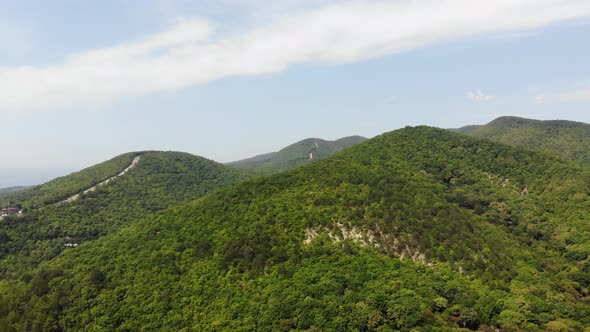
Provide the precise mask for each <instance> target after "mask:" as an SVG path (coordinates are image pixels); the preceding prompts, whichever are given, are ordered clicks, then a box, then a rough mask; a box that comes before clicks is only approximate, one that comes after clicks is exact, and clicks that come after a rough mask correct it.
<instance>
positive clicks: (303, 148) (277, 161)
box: [226, 136, 367, 175]
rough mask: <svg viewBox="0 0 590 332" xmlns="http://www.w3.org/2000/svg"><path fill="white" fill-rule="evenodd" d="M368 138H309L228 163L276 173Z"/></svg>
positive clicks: (321, 157)
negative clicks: (329, 139) (279, 148)
mask: <svg viewBox="0 0 590 332" xmlns="http://www.w3.org/2000/svg"><path fill="white" fill-rule="evenodd" d="M366 140H367V139H366V138H364V137H361V136H348V137H343V138H340V139H338V140H335V141H326V140H323V139H319V138H308V139H304V140H302V141H299V142H297V143H294V144H291V145H289V146H287V147H286V148H283V149H281V150H280V151H278V152H271V153H266V154H262V155H258V156H255V157H252V158H248V159H244V160H239V161H234V162H231V163H227V164H226V165H228V166H232V167H236V168H245V169H253V170H255V171H256V172H258V173H259V174H266V175H268V174H275V173H280V172H284V171H287V170H290V169H293V168H295V167H298V166H302V165H306V164H309V163H311V162H313V161H316V160H320V159H324V158H327V157H329V156H331V155H333V154H334V153H336V152H338V151H340V150H342V149H345V148H347V147H350V146H353V145H355V144H358V143H361V142H364V141H366Z"/></svg>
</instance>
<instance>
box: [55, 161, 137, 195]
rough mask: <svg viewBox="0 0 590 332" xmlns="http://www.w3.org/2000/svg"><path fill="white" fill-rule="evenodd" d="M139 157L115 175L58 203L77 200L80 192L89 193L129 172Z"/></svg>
mask: <svg viewBox="0 0 590 332" xmlns="http://www.w3.org/2000/svg"><path fill="white" fill-rule="evenodd" d="M139 159H140V156H137V157H135V158H133V161H132V162H131V164H130V165H129V166H127V168H125V169H124V170H123V171H121V173H119V174H117V175H115V176H111V177H110V178H108V179H106V180H104V181H102V182H101V183H99V184H97V185H95V186H92V187H90V188H88V189H86V190H84V191H82V192H81V193H79V194H76V195H74V196H71V197H69V198H67V199H65V200H63V201H61V202H60V203H71V202H73V201H75V200H77V199H78V198H79V197H80V195H81V194H87V193H89V192H92V191H95V190H96V188H98V187H100V186H104V185H105V184H107V183H109V182H111V181H113V180H114V179H116V178H118V177H120V176H123V175H125V174H127V172H129V171H130V170H132V169H134V168H135V166H137V163H139Z"/></svg>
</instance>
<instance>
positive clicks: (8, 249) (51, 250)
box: [0, 152, 251, 278]
mask: <svg viewBox="0 0 590 332" xmlns="http://www.w3.org/2000/svg"><path fill="white" fill-rule="evenodd" d="M135 156H139V158H138V159H137V160H138V162H137V164H136V165H135V166H134V167H133V168H132V169H130V170H128V172H127V173H125V174H124V175H121V176H119V177H114V178H112V180H110V181H109V182H108V183H107V184H104V185H102V186H98V187H96V189H95V190H94V191H88V192H87V193H86V194H81V195H79V196H78V197H77V199H75V200H71V201H70V202H64V201H63V199H65V198H67V197H71V195H74V194H79V193H80V192H82V191H83V190H86V189H88V187H87V186H89V185H92V184H96V183H99V182H98V181H96V180H91V179H90V178H91V175H93V174H98V173H99V172H95V170H96V169H97V168H100V167H96V166H95V167H92V168H90V169H87V170H83V171H81V172H79V173H75V174H72V175H71V176H67V177H63V178H59V179H56V180H54V181H51V182H49V183H47V184H44V185H42V186H40V187H38V188H35V189H33V190H31V191H30V192H29V193H27V195H25V196H24V197H30V201H27V200H25V201H22V202H18V204H19V205H24V206H32V205H34V204H39V202H41V201H42V200H45V202H47V201H46V199H47V198H50V201H51V200H54V201H55V200H57V199H54V198H57V197H58V199H59V202H58V203H52V204H49V203H48V202H47V203H46V205H42V206H38V207H37V208H27V209H25V212H24V214H23V215H22V216H17V217H9V218H5V219H4V220H2V221H0V237H2V236H3V235H4V236H5V241H3V242H1V243H0V259H1V260H0V278H2V277H17V276H19V275H22V272H23V271H26V270H27V269H28V268H29V267H30V266H34V265H35V264H37V263H39V262H42V261H43V260H46V259H50V258H52V257H54V256H56V255H58V254H59V253H60V252H62V251H63V250H67V249H68V248H69V247H71V246H77V245H79V244H82V243H84V242H87V241H91V240H95V239H97V238H99V237H101V236H104V235H106V234H109V233H112V232H114V231H116V230H117V229H119V228H120V227H121V226H123V225H125V224H126V223H128V222H130V221H132V220H137V219H140V218H143V217H145V216H147V215H148V214H150V213H153V212H155V211H159V210H162V209H165V208H168V207H171V206H174V205H178V204H181V203H183V202H186V201H189V200H193V199H195V198H197V197H200V196H203V195H204V194H206V193H208V192H210V191H212V190H214V189H216V188H219V187H223V186H226V185H229V184H233V183H236V182H238V181H241V180H244V179H247V178H249V177H251V176H250V175H249V174H247V173H245V172H241V171H239V170H235V169H232V168H229V167H226V166H223V165H222V164H219V163H216V162H214V161H211V160H208V159H205V158H201V157H197V156H193V155H190V154H187V153H179V152H140V153H131V154H125V155H123V156H120V157H117V158H115V159H113V160H119V159H124V160H125V161H126V162H127V161H129V162H130V160H129V158H128V157H135ZM132 159H133V158H132ZM108 163H110V162H107V163H106V164H108ZM121 165H122V166H126V167H129V165H125V164H124V163H121ZM99 166H101V167H102V166H105V163H103V164H100V165H99ZM112 170H113V171H119V169H117V168H115V167H112ZM103 173H104V174H106V172H103ZM103 173H100V174H103ZM112 174H114V173H110V172H109V175H112ZM115 175H116V174H115ZM101 178H102V177H101ZM74 189H75V190H76V191H73V190H74ZM63 193H68V195H69V196H68V195H64V194H63ZM29 195H31V196H29ZM40 199H42V200H40ZM15 261H16V262H17V264H15Z"/></svg>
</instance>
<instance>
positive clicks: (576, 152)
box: [457, 116, 590, 165]
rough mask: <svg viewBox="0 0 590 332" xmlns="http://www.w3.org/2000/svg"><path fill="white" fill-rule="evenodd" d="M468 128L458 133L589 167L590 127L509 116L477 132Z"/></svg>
mask: <svg viewBox="0 0 590 332" xmlns="http://www.w3.org/2000/svg"><path fill="white" fill-rule="evenodd" d="M468 127H472V126H468ZM465 128H466V127H463V128H460V129H457V130H461V131H462V132H464V133H466V134H468V135H472V136H475V137H480V138H486V139H491V140H494V141H497V142H502V143H506V144H510V145H514V146H520V147H524V148H528V149H533V150H536V151H541V152H545V153H551V154H555V155H558V156H561V157H562V158H565V159H568V160H573V161H576V162H579V163H582V164H586V165H588V164H590V124H586V123H581V122H573V121H564V120H550V121H540V120H531V119H524V118H518V117H510V116H506V117H500V118H498V119H496V120H494V121H492V122H490V123H488V124H486V125H484V126H480V127H479V128H477V129H475V130H468V131H467V132H465Z"/></svg>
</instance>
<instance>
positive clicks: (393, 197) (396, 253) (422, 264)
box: [0, 127, 590, 331]
mask: <svg viewBox="0 0 590 332" xmlns="http://www.w3.org/2000/svg"><path fill="white" fill-rule="evenodd" d="M146 160H147V157H146ZM155 164H157V165H161V163H155ZM142 167H143V166H142V165H141V164H140V166H138V168H137V170H136V171H137V173H139V171H140V170H141V169H142ZM154 167H155V166H154ZM134 172H135V171H134ZM134 172H131V173H129V176H126V177H122V178H121V179H120V181H117V182H116V183H114V184H113V186H112V187H110V186H105V188H104V189H101V191H102V190H104V191H105V192H108V188H113V190H114V191H115V192H119V191H123V192H124V193H125V195H128V194H129V193H130V192H128V191H125V189H124V188H125V187H123V186H122V187H120V188H119V189H116V188H115V184H117V185H119V183H120V184H123V183H127V182H125V181H131V182H130V183H129V184H128V185H129V186H131V184H132V183H135V182H133V181H140V182H141V183H144V182H143V181H145V179H146V177H147V175H144V176H142V177H140V178H137V179H136V180H133V178H132V174H133V173H134ZM150 174H154V173H150ZM155 174H158V173H155ZM153 176H155V175H153ZM147 178H149V177H147ZM140 179H141V180H140ZM162 182H163V183H167V184H168V185H170V186H172V185H179V184H180V183H183V182H182V181H172V182H170V183H168V182H167V181H163V180H162ZM199 183H201V182H199ZM150 187H151V185H150ZM131 188H134V187H133V186H131ZM162 188H167V185H163V186H162V187H160V189H158V190H157V191H158V192H159V191H161V190H163V189H162ZM525 188H526V189H527V190H526V191H525V190H524V189H525ZM115 189H116V190H115ZM144 190H145V189H144ZM180 191H182V190H180ZM115 192H112V193H111V195H116V193H115ZM148 192H149V191H148ZM174 192H175V191H174ZM186 192H188V191H185V193H186ZM191 192H192V191H191ZM99 193H100V191H97V192H96V194H97V195H98V194H99ZM588 193H590V170H588V169H587V168H585V167H583V166H581V165H578V164H575V163H572V162H567V161H563V160H561V159H557V158H553V157H548V156H546V155H543V154H538V153H535V152H532V151H529V150H524V149H519V148H513V147H510V146H507V145H503V144H498V143H493V142H490V141H487V140H481V139H474V138H472V137H468V136H465V135H461V134H455V133H451V132H448V131H444V130H439V129H434V128H428V127H417V128H406V129H402V130H398V131H395V132H391V133H387V134H384V135H381V136H379V137H376V138H374V139H371V140H369V141H367V142H365V143H362V144H359V145H356V146H354V147H351V148H349V149H346V150H345V151H342V152H340V153H338V154H335V155H334V156H332V157H330V158H327V159H325V160H320V161H318V162H314V163H312V164H310V165H308V166H305V167H300V168H296V169H294V170H291V171H289V172H286V173H283V174H277V175H274V176H270V177H263V178H258V179H253V180H248V181H246V182H242V183H240V184H237V185H233V186H229V187H226V188H222V189H220V190H216V191H214V192H211V193H209V194H207V195H205V196H203V197H200V198H198V199H196V200H193V201H190V202H187V203H184V204H181V205H178V206H175V207H172V208H169V209H166V210H162V211H159V212H155V213H151V214H150V213H147V212H146V213H144V214H140V216H142V217H144V218H140V219H133V217H132V216H131V215H130V216H129V218H128V219H127V220H126V222H125V223H123V224H119V226H117V227H115V228H113V229H112V231H110V232H107V233H106V234H104V236H101V237H99V238H97V239H95V240H93V241H87V242H86V243H83V244H82V245H80V246H79V247H76V248H72V249H71V250H65V251H63V252H61V253H60V254H59V256H57V257H53V256H52V255H51V251H48V252H45V251H44V252H38V251H36V250H33V251H31V252H30V253H29V254H27V255H25V256H22V257H41V256H43V255H47V256H48V257H50V258H51V259H44V260H41V261H40V263H39V265H38V267H36V268H35V269H34V270H32V271H28V272H27V273H26V274H23V273H21V274H18V273H16V274H15V275H9V278H6V279H4V280H1V281H0V326H1V327H2V328H3V329H5V330H33V329H39V330H81V329H86V330H114V331H117V330H119V331H136V330H179V331H180V330H187V331H188V330H198V331H201V330H215V331H217V330H232V331H233V330H236V331H245V330H268V331H286V330H292V331H347V330H351V331H396V330H398V331H411V330H418V331H452V330H459V329H473V330H475V329H481V330H482V331H486V330H493V329H495V328H502V329H503V330H506V331H510V330H512V331H537V330H544V329H545V330H554V331H559V330H564V329H565V330H567V329H574V330H575V329H578V330H579V329H580V328H581V327H582V326H588V325H590V318H589V317H590V305H589V304H588V302H587V300H586V299H587V298H588V296H589V295H590V294H589V290H588V283H589V282H590V277H589V275H590V260H589V259H588V257H587V256H586V257H584V254H586V253H588V249H589V248H588V246H587V244H588V243H590V225H588V223H587V221H588V220H590V201H589V199H588ZM170 195H177V194H170ZM146 197H148V196H146ZM168 197H170V196H167V195H160V196H159V197H156V198H157V200H155V201H153V204H157V203H158V202H159V201H160V200H162V201H164V202H167V201H169V202H170V204H172V201H173V199H171V198H170V200H168ZM85 199H86V198H85ZM105 199H106V198H105ZM146 199H147V201H148V202H149V198H146ZM187 199H189V197H187ZM100 201H102V199H101V200H100ZM142 201H143V200H141V199H138V200H137V202H138V204H139V202H142ZM149 206H151V204H150V205H149ZM134 213H135V212H134ZM62 217H63V218H62V219H60V221H59V222H55V223H54V224H55V225H61V224H62V222H63V220H66V219H67V217H68V215H67V214H64V215H63V216H62ZM12 222H13V224H15V223H16V222H15V221H12ZM65 224H66V225H67V223H65ZM5 232H6V235H7V236H9V237H10V238H11V239H16V238H18V236H19V232H15V231H14V230H13V228H6V231H5ZM13 241H14V240H13ZM23 259H24V258H23ZM4 266H5V269H6V268H8V267H10V266H11V265H10V264H7V265H4Z"/></svg>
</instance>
